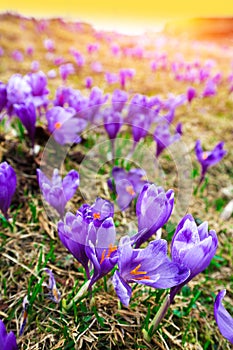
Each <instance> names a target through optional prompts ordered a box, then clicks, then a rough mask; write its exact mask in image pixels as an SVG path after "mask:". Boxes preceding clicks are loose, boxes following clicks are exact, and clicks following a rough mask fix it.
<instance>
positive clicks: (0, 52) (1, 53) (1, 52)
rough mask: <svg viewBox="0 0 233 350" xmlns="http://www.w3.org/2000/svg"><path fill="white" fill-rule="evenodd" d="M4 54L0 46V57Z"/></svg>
mask: <svg viewBox="0 0 233 350" xmlns="http://www.w3.org/2000/svg"><path fill="white" fill-rule="evenodd" d="M3 55H4V50H3V48H2V47H1V46H0V57H2V56H3Z"/></svg>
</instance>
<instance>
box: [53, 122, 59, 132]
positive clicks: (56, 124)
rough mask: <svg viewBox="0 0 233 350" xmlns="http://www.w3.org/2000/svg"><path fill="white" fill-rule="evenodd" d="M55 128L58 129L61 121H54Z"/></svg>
mask: <svg viewBox="0 0 233 350" xmlns="http://www.w3.org/2000/svg"><path fill="white" fill-rule="evenodd" d="M54 127H55V129H56V130H57V129H60V127H61V123H60V122H56V123H55V125H54Z"/></svg>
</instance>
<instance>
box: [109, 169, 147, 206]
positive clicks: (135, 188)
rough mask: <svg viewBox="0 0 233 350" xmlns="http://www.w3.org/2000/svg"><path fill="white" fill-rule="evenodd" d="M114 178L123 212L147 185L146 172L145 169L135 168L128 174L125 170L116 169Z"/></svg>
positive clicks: (119, 204) (118, 202)
mask: <svg viewBox="0 0 233 350" xmlns="http://www.w3.org/2000/svg"><path fill="white" fill-rule="evenodd" d="M112 177H113V179H114V182H115V188H116V193H117V204H118V206H119V208H120V209H121V210H125V209H126V208H128V206H129V205H130V203H131V201H132V200H133V199H134V198H136V196H137V194H139V193H140V192H141V190H142V188H143V186H144V185H145V183H147V180H146V172H145V171H144V170H143V169H136V168H133V169H131V170H130V171H129V172H128V173H127V172H126V171H125V169H123V168H120V167H114V168H113V169H112ZM110 186H111V184H110Z"/></svg>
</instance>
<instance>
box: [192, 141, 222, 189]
mask: <svg viewBox="0 0 233 350" xmlns="http://www.w3.org/2000/svg"><path fill="white" fill-rule="evenodd" d="M223 147H224V142H219V143H218V144H217V145H216V146H215V147H214V149H213V150H212V151H207V152H204V151H203V150H202V146H201V141H200V140H197V141H196V145H195V152H196V156H197V159H198V161H199V163H200V164H201V167H202V171H201V178H200V183H201V182H202V181H203V180H204V177H205V174H206V172H207V170H208V168H209V167H211V166H213V165H215V164H216V163H218V162H220V160H221V159H222V158H223V157H224V156H225V155H226V153H227V151H226V150H224V149H223Z"/></svg>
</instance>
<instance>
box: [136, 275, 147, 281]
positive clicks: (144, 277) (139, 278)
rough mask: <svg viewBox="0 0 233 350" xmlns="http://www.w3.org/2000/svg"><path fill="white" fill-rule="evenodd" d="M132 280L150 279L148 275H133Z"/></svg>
mask: <svg viewBox="0 0 233 350" xmlns="http://www.w3.org/2000/svg"><path fill="white" fill-rule="evenodd" d="M134 280H137V281H141V280H150V276H142V277H134Z"/></svg>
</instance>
